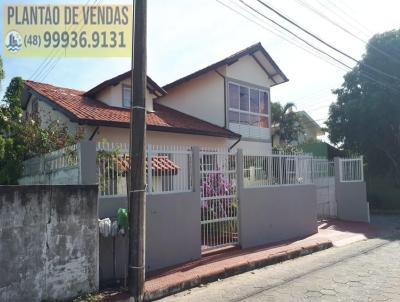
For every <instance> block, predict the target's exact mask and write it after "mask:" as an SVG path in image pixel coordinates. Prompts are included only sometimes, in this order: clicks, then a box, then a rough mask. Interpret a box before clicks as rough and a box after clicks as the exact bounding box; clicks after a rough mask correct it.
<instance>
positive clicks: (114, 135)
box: [95, 127, 234, 148]
mask: <svg viewBox="0 0 400 302" xmlns="http://www.w3.org/2000/svg"><path fill="white" fill-rule="evenodd" d="M102 139H105V140H106V141H107V142H114V143H129V129H121V128H113V127H100V129H99V131H98V134H96V136H95V140H96V141H101V140H102ZM146 139H147V143H148V144H153V145H180V146H204V147H209V148H227V147H229V146H230V145H232V144H233V142H234V141H233V140H229V139H227V138H223V137H211V136H205V135H191V134H179V133H168V132H160V131H148V132H147V136H146Z"/></svg>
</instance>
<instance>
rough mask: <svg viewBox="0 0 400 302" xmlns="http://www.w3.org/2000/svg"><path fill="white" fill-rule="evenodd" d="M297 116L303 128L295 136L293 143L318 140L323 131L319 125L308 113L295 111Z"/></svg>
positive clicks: (299, 143) (298, 143)
mask: <svg viewBox="0 0 400 302" xmlns="http://www.w3.org/2000/svg"><path fill="white" fill-rule="evenodd" d="M296 114H297V116H298V117H299V120H300V124H301V126H302V128H303V130H302V132H301V133H300V134H299V137H298V138H297V142H295V144H297V145H301V144H304V143H307V142H312V141H314V142H315V141H316V140H318V137H320V136H323V135H324V134H325V132H324V131H323V130H322V128H321V126H320V125H318V124H317V122H316V121H314V119H313V118H312V117H311V116H309V115H308V113H307V112H305V111H298V112H296Z"/></svg>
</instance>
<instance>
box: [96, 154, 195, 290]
mask: <svg viewBox="0 0 400 302" xmlns="http://www.w3.org/2000/svg"><path fill="white" fill-rule="evenodd" d="M192 162H193V163H192V164H193V167H192V171H193V192H187V193H168V194H150V195H147V196H146V199H147V209H146V271H154V270H157V269H161V268H165V267H168V266H172V265H176V264H180V263H183V262H186V261H190V260H194V259H199V258H200V257H201V226H200V205H201V200H200V150H199V148H197V147H193V160H192ZM127 205H128V201H127V197H121V196H120V197H101V198H100V206H99V213H100V217H102V218H104V217H110V218H112V217H115V216H116V213H117V209H118V208H120V207H127ZM127 255H128V238H127V236H124V237H122V236H120V235H118V236H117V237H115V239H113V238H110V237H108V238H104V237H102V236H100V281H102V282H105V281H109V280H113V279H121V278H124V277H125V276H126V267H127V265H128V257H127Z"/></svg>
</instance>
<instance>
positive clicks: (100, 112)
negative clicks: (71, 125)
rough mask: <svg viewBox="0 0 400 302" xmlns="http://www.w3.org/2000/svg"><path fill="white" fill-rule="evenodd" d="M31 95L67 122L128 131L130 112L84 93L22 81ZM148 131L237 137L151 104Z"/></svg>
mask: <svg viewBox="0 0 400 302" xmlns="http://www.w3.org/2000/svg"><path fill="white" fill-rule="evenodd" d="M24 83H25V85H26V86H27V87H28V89H30V90H31V91H32V92H33V93H35V92H36V93H37V94H39V95H40V96H42V97H44V99H45V101H47V102H49V103H51V105H55V107H57V109H59V110H60V111H62V112H64V113H65V114H66V115H67V116H68V117H69V118H71V119H72V120H74V121H77V122H79V123H81V124H88V125H99V126H110V127H121V128H122V127H123V128H127V127H129V120H130V110H129V109H126V108H120V107H112V106H109V105H107V104H104V103H102V102H100V101H98V100H95V99H93V98H90V97H86V96H84V94H85V92H84V91H80V90H75V89H69V88H62V87H57V86H53V85H50V84H44V83H38V82H33V81H27V80H26V81H24ZM146 123H147V129H148V130H154V131H168V132H177V133H188V134H199V135H208V136H219V137H228V138H238V137H240V135H239V134H237V133H234V132H232V131H230V130H227V129H225V128H222V127H218V126H216V125H213V124H211V123H208V122H206V121H203V120H200V119H198V118H195V117H193V116H190V115H187V114H184V113H182V112H179V111H177V110H174V109H171V108H168V107H166V106H163V105H160V104H154V112H148V113H147V116H146Z"/></svg>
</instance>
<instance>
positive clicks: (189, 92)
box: [156, 71, 225, 127]
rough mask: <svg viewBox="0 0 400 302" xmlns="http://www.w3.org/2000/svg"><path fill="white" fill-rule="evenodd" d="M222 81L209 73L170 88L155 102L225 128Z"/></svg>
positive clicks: (213, 73) (216, 75) (219, 77)
mask: <svg viewBox="0 0 400 302" xmlns="http://www.w3.org/2000/svg"><path fill="white" fill-rule="evenodd" d="M224 91H225V87H224V79H223V78H222V77H221V76H220V75H218V74H217V73H216V72H215V71H211V72H209V73H207V74H205V75H202V76H200V77H198V78H196V79H194V80H192V81H189V82H186V83H185V84H183V85H180V86H178V87H175V88H172V89H170V90H169V91H168V94H167V95H166V96H163V97H161V98H159V99H157V101H156V102H158V103H160V104H164V105H166V106H168V107H171V108H174V109H176V110H179V111H182V112H184V113H186V114H189V115H192V116H195V117H197V118H200V119H202V120H205V121H208V122H210V123H212V124H215V125H218V126H220V127H223V126H225V103H224Z"/></svg>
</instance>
